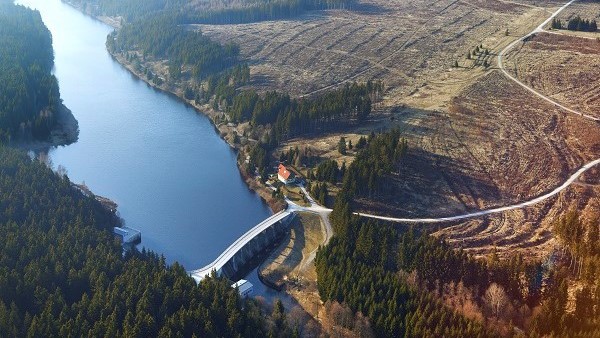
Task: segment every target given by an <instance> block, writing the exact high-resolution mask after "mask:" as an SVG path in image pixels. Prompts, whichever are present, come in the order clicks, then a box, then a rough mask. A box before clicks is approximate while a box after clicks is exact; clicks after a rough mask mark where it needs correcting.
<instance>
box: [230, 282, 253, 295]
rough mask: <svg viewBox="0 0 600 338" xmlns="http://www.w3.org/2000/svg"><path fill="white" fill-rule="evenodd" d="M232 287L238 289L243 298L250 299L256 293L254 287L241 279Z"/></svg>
mask: <svg viewBox="0 0 600 338" xmlns="http://www.w3.org/2000/svg"><path fill="white" fill-rule="evenodd" d="M231 287H232V288H234V289H238V292H239V293H240V296H242V297H250V295H252V292H253V291H254V285H252V283H250V282H249V281H247V280H245V279H240V280H239V281H237V282H235V283H233V284H232V285H231Z"/></svg>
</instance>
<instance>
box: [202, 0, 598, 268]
mask: <svg viewBox="0 0 600 338" xmlns="http://www.w3.org/2000/svg"><path fill="white" fill-rule="evenodd" d="M563 4H564V2H563V1H543V2H541V1H535V0H515V1H510V0H440V1H425V0H417V1H393V2H390V1H382V0H366V1H362V2H361V6H359V8H354V9H353V10H332V11H324V12H319V13H316V12H315V13H308V14H306V15H303V16H301V17H298V18H295V19H293V20H280V21H269V22H260V23H252V24H239V25H199V26H197V28H200V29H201V30H202V31H203V32H204V33H205V34H207V35H209V36H211V37H212V38H214V39H216V40H218V41H221V42H235V43H237V44H239V45H240V47H241V51H242V55H243V56H244V57H245V58H246V60H247V61H248V62H249V64H250V68H251V84H250V86H251V87H254V88H256V89H258V90H263V91H264V90H280V91H285V92H288V93H290V94H292V95H293V96H296V97H302V96H305V95H314V94H319V93H322V92H325V91H327V90H330V89H333V88H336V87H338V86H340V85H343V84H344V83H347V82H350V81H358V82H363V81H367V80H382V81H383V82H384V83H385V85H386V90H387V91H386V95H385V97H384V100H383V102H382V103H380V104H379V105H378V106H376V107H375V109H374V112H373V114H372V115H371V116H370V118H369V121H367V122H366V123H364V124H362V125H360V126H356V125H354V126H352V125H350V126H347V127H344V128H341V127H340V128H341V129H340V130H336V131H335V132H332V133H330V134H327V135H310V136H306V137H303V138H299V139H294V140H289V141H288V142H286V143H285V144H283V145H281V146H280V148H279V149H278V150H277V151H276V152H275V156H278V154H280V153H281V152H283V151H286V150H287V149H289V148H290V147H292V148H293V147H298V148H300V149H303V148H306V147H309V148H310V153H311V154H316V155H317V156H318V157H319V158H321V159H335V160H336V161H338V163H339V164H341V163H342V162H346V164H347V165H348V164H350V163H351V161H352V157H353V153H352V152H349V154H347V155H344V156H342V155H341V154H339V153H338V152H337V143H338V141H339V139H340V137H342V136H343V137H345V138H346V139H347V140H351V141H352V142H353V143H354V144H355V143H356V142H357V140H358V138H359V137H360V136H363V135H364V136H366V135H368V134H370V133H371V132H372V131H376V132H378V131H385V130H389V129H390V128H393V127H397V128H400V129H401V130H402V131H403V134H404V136H405V137H406V139H407V140H408V144H409V152H408V155H407V156H406V157H405V158H404V159H403V161H404V163H403V166H402V170H401V171H400V172H399V173H397V174H395V175H390V177H389V179H388V180H389V183H388V184H389V186H391V187H394V189H393V191H392V193H390V194H389V195H382V196H372V197H370V198H369V199H360V200H358V203H357V204H358V209H359V211H368V212H369V213H373V214H379V215H388V216H396V217H442V216H453V215H459V214H464V213H467V212H472V211H476V210H482V209H489V208H494V207H499V206H505V205H510V204H515V203H519V202H523V201H526V200H529V199H532V198H534V197H537V196H539V195H542V194H544V193H547V192H549V191H551V190H552V189H554V188H556V187H557V186H559V185H560V184H562V182H564V180H566V179H567V178H568V177H569V176H570V175H571V174H573V173H574V172H575V171H576V170H577V169H578V168H579V167H580V166H582V165H583V164H584V163H587V162H589V161H590V160H592V159H595V158H597V157H598V156H600V124H598V123H596V122H593V121H590V120H587V119H582V118H580V117H578V116H576V115H574V114H567V113H565V112H564V111H562V110H560V109H558V108H557V107H555V106H554V105H552V104H550V103H548V102H546V101H544V100H541V99H539V98H537V97H535V96H534V95H532V94H531V93H529V92H528V91H526V90H525V89H523V88H522V87H520V86H519V85H517V84H516V83H514V82H512V81H511V80H509V79H507V78H506V77H505V76H504V75H503V74H502V73H501V72H500V71H499V70H498V69H497V64H496V58H497V55H498V53H499V52H500V51H501V50H502V49H504V48H505V47H506V46H507V45H508V44H509V43H511V42H512V41H514V40H515V39H517V38H519V37H521V36H524V35H525V34H527V33H529V32H531V31H532V30H533V29H534V28H536V27H537V26H538V25H539V24H540V23H541V22H543V21H544V20H545V19H546V18H547V17H549V16H550V15H551V13H553V12H554V11H555V10H556V9H557V8H558V7H560V6H562V5H563ZM599 14H600V4H599V3H592V2H589V1H581V2H576V3H575V4H574V5H573V6H571V7H569V8H567V10H565V11H564V12H563V13H561V14H560V15H559V16H558V18H560V19H562V20H563V21H566V20H568V18H570V17H572V16H575V15H580V16H581V17H583V18H588V19H592V18H594V17H598V15H599ZM581 34H583V35H585V38H583V39H582V38H577V37H573V36H572V35H581ZM597 35H598V34H596V33H573V32H568V31H549V32H547V33H538V34H536V36H534V37H532V38H531V39H529V41H528V42H526V43H524V44H518V45H517V46H516V48H514V49H513V50H511V52H510V53H509V54H508V55H506V58H505V64H506V67H507V69H508V70H509V71H511V72H513V73H514V74H515V75H516V76H517V77H518V78H519V79H521V80H522V81H523V82H525V83H527V84H528V85H530V86H532V87H533V88H535V89H536V90H538V91H539V92H541V93H543V94H544V95H548V96H549V97H551V98H553V99H555V100H557V101H558V102H561V103H563V104H565V105H567V106H569V107H571V108H573V109H577V110H581V111H582V112H584V113H587V114H590V115H593V116H600V86H599V83H600V73H599V72H598V67H599V66H600V56H599V55H600V42H599V41H597V39H596V36H597ZM599 176H600V173H599V172H598V170H593V171H590V172H589V173H587V174H586V175H585V176H584V177H583V178H582V179H580V182H577V183H576V184H575V185H573V186H571V187H570V188H568V189H566V190H565V191H564V192H562V193H560V194H559V195H558V196H557V197H555V198H552V199H550V200H548V201H546V202H544V203H540V204H538V205H536V206H535V207H531V208H527V209H524V210H517V211H511V212H507V213H504V214H502V215H497V216H490V217H486V218H484V219H474V220H469V221H465V222H460V223H454V224H445V225H443V226H441V227H439V228H438V234H441V235H444V236H445V237H446V238H448V240H449V241H450V242H451V243H454V244H455V245H456V246H457V247H463V248H465V249H466V250H468V251H470V252H472V253H474V254H476V255H478V256H483V255H487V254H489V253H490V252H492V251H496V252H498V254H499V255H500V256H508V255H512V254H514V253H516V252H520V253H523V254H525V256H526V257H543V256H544V255H546V254H547V253H548V252H549V251H550V250H552V248H553V247H554V245H555V242H554V238H553V235H552V233H551V224H552V222H554V221H555V220H556V219H557V218H558V217H560V216H561V215H562V214H563V213H564V212H565V211H566V210H568V209H570V208H578V209H580V210H582V213H583V214H584V215H585V216H586V217H595V216H597V214H598V212H599V210H600V206H599V202H598V193H599V192H600V186H599V185H598V183H599V182H600V177H599ZM333 190H334V191H335V189H333ZM290 250H291V249H290ZM297 259H298V257H297ZM286 269H287V270H285V271H284V270H281V271H279V272H274V273H276V274H279V275H277V276H276V277H277V278H275V279H277V280H281V279H282V278H284V277H285V276H288V278H289V276H290V273H292V271H293V269H294V268H293V267H291V266H288V267H287V268H286Z"/></svg>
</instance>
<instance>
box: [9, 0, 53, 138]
mask: <svg viewBox="0 0 600 338" xmlns="http://www.w3.org/2000/svg"><path fill="white" fill-rule="evenodd" d="M53 65H54V54H53V51H52V37H51V35H50V32H49V31H48V29H47V28H46V27H45V26H44V23H43V22H42V19H41V17H40V14H39V12H37V11H32V10H30V9H26V8H25V7H22V6H15V5H13V4H11V3H9V2H1V3H0V141H10V140H13V139H24V138H34V139H37V140H46V139H47V138H48V137H49V136H50V131H51V130H52V128H53V127H54V125H55V123H56V113H57V111H58V109H60V105H61V100H60V93H59V89H58V83H57V81H56V78H55V77H54V75H52V74H51V70H52V67H53Z"/></svg>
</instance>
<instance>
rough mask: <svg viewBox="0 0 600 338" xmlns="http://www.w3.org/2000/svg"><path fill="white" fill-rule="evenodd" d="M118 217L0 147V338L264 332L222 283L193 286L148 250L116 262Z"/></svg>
mask: <svg viewBox="0 0 600 338" xmlns="http://www.w3.org/2000/svg"><path fill="white" fill-rule="evenodd" d="M117 221H118V220H117V219H116V217H115V216H114V215H113V214H112V213H110V212H108V211H106V210H104V209H103V208H102V206H101V205H100V204H99V203H97V202H96V201H95V200H94V199H93V198H91V197H85V196H83V195H82V194H81V193H80V192H79V191H77V190H76V189H73V188H72V187H71V183H70V182H69V180H68V178H66V177H59V176H58V175H57V174H55V173H54V172H52V171H51V170H50V169H48V168H47V167H46V166H44V165H43V164H40V163H38V162H37V161H32V160H30V159H29V157H27V156H26V155H24V154H22V153H20V152H17V151H14V150H10V149H8V148H4V147H1V148H0V237H1V238H2V241H0V336H2V337H24V336H30V337H67V336H73V337H83V336H93V337H102V336H105V337H121V336H123V337H125V336H126V337H153V336H157V335H159V334H160V335H162V336H170V335H173V334H176V335H180V336H184V337H191V336H192V334H195V335H196V336H198V337H233V336H237V335H243V336H248V337H250V336H256V335H258V336H266V335H267V334H268V333H269V331H272V333H273V334H275V335H277V334H279V332H281V333H282V334H283V331H284V330H285V327H283V326H280V327H277V326H272V327H271V326H268V323H267V322H266V321H265V318H264V316H263V315H262V314H261V312H260V310H259V309H258V308H257V307H256V306H255V305H254V303H253V302H251V301H244V300H241V299H240V298H239V296H238V294H237V292H236V291H235V290H234V289H232V288H231V287H230V286H229V283H228V282H226V281H224V280H218V279H210V278H209V279H207V280H205V281H203V282H202V283H201V284H200V285H196V283H195V282H194V280H193V279H191V278H190V277H189V276H188V275H187V273H186V271H185V270H184V269H183V267H181V266H179V265H177V264H175V265H173V266H166V265H165V261H164V259H163V258H161V257H158V256H157V255H156V254H154V253H151V252H142V253H133V254H129V255H127V257H125V258H123V256H122V248H121V246H120V244H119V243H118V241H117V240H116V239H115V238H114V237H113V234H112V226H114V225H115V224H116V223H117Z"/></svg>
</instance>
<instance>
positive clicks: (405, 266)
mask: <svg viewBox="0 0 600 338" xmlns="http://www.w3.org/2000/svg"><path fill="white" fill-rule="evenodd" d="M405 150H406V143H405V142H404V141H403V140H402V134H401V133H400V132H399V131H397V130H394V131H391V132H388V133H385V134H381V135H377V136H372V137H370V138H369V141H368V143H367V144H366V145H365V146H364V148H363V149H362V150H360V151H359V153H358V155H357V156H356V160H355V161H354V162H353V163H352V164H351V165H350V166H349V167H348V168H347V169H346V170H345V174H344V178H343V184H342V189H341V191H340V192H338V194H337V198H336V203H335V207H334V210H333V212H332V214H331V221H332V226H333V228H334V231H335V234H336V235H335V236H334V238H333V239H332V240H331V242H330V243H329V245H327V246H326V247H324V248H322V249H321V250H320V251H319V252H318V254H317V258H316V266H317V274H318V281H319V282H318V285H319V294H320V296H321V299H322V300H323V301H325V302H327V301H329V302H337V303H340V304H346V305H347V306H348V307H349V308H350V310H352V311H353V312H356V313H359V312H360V313H361V314H362V315H364V316H366V317H368V318H369V320H370V321H371V326H372V327H373V329H374V332H375V334H376V335H377V336H379V337H423V336H427V337H442V336H444V337H488V336H494V335H501V336H513V335H514V334H516V333H517V332H519V331H521V332H526V333H527V334H528V336H531V337H541V336H548V335H550V336H553V337H588V336H589V337H596V336H598V335H599V334H600V322H599V320H598V318H599V317H598V316H599V315H600V308H598V306H597V305H595V304H599V303H600V282H599V281H598V274H599V273H600V260H599V258H598V257H599V256H600V247H599V246H598V241H599V238H600V235H599V233H600V222H598V220H592V221H584V220H582V219H581V218H580V215H578V213H577V212H575V211H572V212H570V213H569V214H567V215H566V216H564V217H563V218H561V219H559V220H557V221H556V223H555V225H554V227H553V228H554V231H555V234H556V236H557V238H558V239H559V241H560V244H561V245H562V250H561V251H559V252H557V253H556V254H555V255H553V256H552V257H551V258H550V259H549V260H548V261H547V262H539V261H537V262H536V261H530V262H526V261H524V260H523V259H522V258H521V257H520V256H515V257H513V258H512V259H510V260H508V261H500V260H499V259H498V258H497V257H496V256H495V255H491V256H490V257H489V258H488V259H479V260H476V259H474V258H472V257H470V256H469V255H468V254H466V253H464V252H462V251H460V250H458V251H457V250H455V249H453V248H452V247H450V246H449V245H448V244H447V243H446V242H445V241H444V240H443V238H436V237H433V236H430V235H429V234H428V231H427V230H425V231H422V232H417V231H415V230H412V229H406V228H401V227H398V226H397V225H391V224H386V223H384V222H377V221H368V220H365V219H361V218H359V217H357V216H355V215H353V214H352V211H353V200H354V198H355V197H357V196H360V195H363V194H367V195H368V194H370V193H373V192H377V191H379V190H380V189H385V188H386V187H385V184H381V178H383V177H385V176H386V175H389V174H390V173H392V172H394V171H396V170H397V169H398V166H399V165H400V164H401V159H402V155H403V153H404V152H405ZM355 182H356V183H355ZM569 294H572V296H569ZM359 317H360V316H359ZM350 324H351V323H350ZM515 328H516V329H515ZM348 329H352V327H351V325H350V326H349V327H348Z"/></svg>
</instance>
